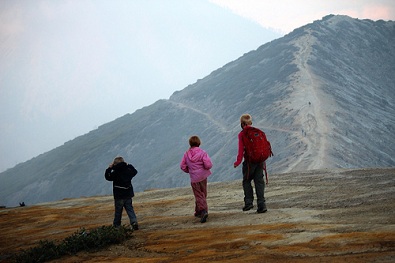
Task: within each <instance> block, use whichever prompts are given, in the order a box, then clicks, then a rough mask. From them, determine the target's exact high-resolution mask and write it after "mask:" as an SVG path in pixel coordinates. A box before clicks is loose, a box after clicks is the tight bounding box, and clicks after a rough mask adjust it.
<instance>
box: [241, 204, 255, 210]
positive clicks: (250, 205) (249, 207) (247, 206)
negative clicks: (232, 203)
mask: <svg viewBox="0 0 395 263" xmlns="http://www.w3.org/2000/svg"><path fill="white" fill-rule="evenodd" d="M253 207H254V205H253V204H249V205H245V206H244V207H243V211H248V210H251V209H252V208H253Z"/></svg>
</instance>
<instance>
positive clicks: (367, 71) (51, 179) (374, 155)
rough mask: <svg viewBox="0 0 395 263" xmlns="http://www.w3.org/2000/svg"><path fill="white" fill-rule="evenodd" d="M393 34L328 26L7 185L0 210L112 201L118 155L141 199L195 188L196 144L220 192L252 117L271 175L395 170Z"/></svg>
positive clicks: (359, 26) (85, 139)
mask: <svg viewBox="0 0 395 263" xmlns="http://www.w3.org/2000/svg"><path fill="white" fill-rule="evenodd" d="M394 76H395V23H394V22H392V21H388V22H385V21H371V20H358V19H352V18H350V17H347V16H332V15H330V16H327V17H324V18H323V19H322V20H319V21H315V22H313V23H311V24H308V25H306V26H303V27H301V28H298V29H296V30H294V31H293V32H291V33H290V34H288V35H286V36H284V37H282V38H280V39H277V40H274V41H272V42H270V43H267V44H265V45H263V46H261V47H259V48H258V49H257V50H255V51H251V52H249V53H247V54H244V55H243V56H242V57H240V58H238V59H236V60H235V61H232V62H230V63H228V64H226V65H225V66H223V67H222V68H220V69H217V70H216V71H214V72H212V73H211V74H210V75H208V76H206V77H204V78H203V79H200V80H198V81H197V82H196V83H194V84H192V85H189V86H188V87H186V88H185V89H183V90H181V91H177V92H175V93H174V94H173V95H172V96H171V97H170V98H169V99H168V100H160V101H157V102H156V103H154V104H152V105H150V106H148V107H145V108H142V109H140V110H137V111H136V112H134V113H133V114H126V115H125V116H123V117H120V118H118V119H116V120H114V121H112V122H110V123H107V124H104V125H102V126H100V127H99V128H98V129H96V130H93V131H91V132H89V133H88V134H85V135H82V136H80V137H77V138H75V139H74V140H71V141H69V142H66V143H65V144H64V145H62V146H60V147H58V148H56V149H54V150H52V151H49V152H47V153H44V154H42V155H39V156H37V157H36V158H33V159H32V160H30V161H27V162H25V163H22V164H19V165H17V166H16V167H14V168H12V169H9V170H7V171H5V172H3V173H1V174H0V205H6V206H15V205H17V204H18V203H19V202H22V201H23V202H25V203H26V204H28V205H29V204H35V203H38V202H44V201H53V200H60V199H63V198H71V197H80V196H92V195H106V194H110V193H111V184H110V183H108V182H106V181H105V180H104V178H103V173H104V169H105V168H106V167H107V165H108V164H109V163H110V162H111V161H112V159H113V158H114V157H115V156H117V155H121V156H123V157H125V160H126V161H128V162H131V163H132V164H133V165H134V166H135V167H136V168H137V170H138V171H139V174H138V175H137V177H136V178H135V179H134V185H135V190H136V191H143V190H147V189H151V188H166V187H179V186H188V185H189V178H188V176H187V175H185V174H183V173H182V171H181V170H180V169H179V162H180V160H181V157H182V155H183V153H184V151H185V150H187V148H188V138H189V137H190V136H191V135H199V137H200V138H201V139H202V142H203V143H202V146H201V147H202V148H203V149H204V150H206V151H207V152H208V153H209V155H210V156H211V158H212V160H213V163H214V167H213V169H212V171H213V175H212V181H229V180H234V179H236V178H238V177H239V175H240V171H239V170H235V169H233V165H232V164H233V162H234V160H235V155H236V151H237V149H236V148H237V133H238V132H239V130H240V127H239V121H238V120H239V116H240V115H241V114H243V113H246V112H248V113H250V114H252V116H253V121H254V126H257V127H260V128H262V129H263V130H264V131H265V132H266V134H267V137H268V139H269V140H270V142H271V143H272V146H273V151H274V154H275V156H274V157H273V158H271V159H270V160H269V161H268V169H269V172H270V173H276V174H279V173H286V172H292V171H307V170H312V169H323V168H363V167H393V166H395V150H394V149H395V92H394V91H395V79H394V78H395V77H394Z"/></svg>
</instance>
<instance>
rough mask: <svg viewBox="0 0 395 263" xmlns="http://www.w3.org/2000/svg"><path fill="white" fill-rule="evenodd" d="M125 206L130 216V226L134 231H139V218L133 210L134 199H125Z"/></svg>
mask: <svg viewBox="0 0 395 263" xmlns="http://www.w3.org/2000/svg"><path fill="white" fill-rule="evenodd" d="M124 206H125V210H126V213H127V214H128V217H129V221H130V225H131V226H132V227H133V229H134V230H137V229H138V224H137V217H136V213H135V212H134V209H133V203H132V198H127V199H125V200H124Z"/></svg>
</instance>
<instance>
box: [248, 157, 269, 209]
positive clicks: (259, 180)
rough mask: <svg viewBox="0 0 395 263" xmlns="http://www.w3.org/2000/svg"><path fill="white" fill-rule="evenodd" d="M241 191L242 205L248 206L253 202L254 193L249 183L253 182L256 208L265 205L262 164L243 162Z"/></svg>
mask: <svg viewBox="0 0 395 263" xmlns="http://www.w3.org/2000/svg"><path fill="white" fill-rule="evenodd" d="M242 169H243V170H242V171H243V190H244V204H245V205H250V204H253V202H254V191H253V189H252V184H251V182H252V181H254V185H255V193H256V197H257V205H258V208H263V207H265V206H266V204H265V180H264V178H263V163H248V162H246V161H244V162H243V168H242Z"/></svg>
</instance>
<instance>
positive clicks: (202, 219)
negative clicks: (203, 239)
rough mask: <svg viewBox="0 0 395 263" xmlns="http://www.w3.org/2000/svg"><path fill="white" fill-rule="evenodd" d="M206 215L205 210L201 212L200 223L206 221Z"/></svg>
mask: <svg viewBox="0 0 395 263" xmlns="http://www.w3.org/2000/svg"><path fill="white" fill-rule="evenodd" d="M207 217H208V213H207V212H206V211H204V212H203V213H202V218H201V219H200V223H206V221H207Z"/></svg>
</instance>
